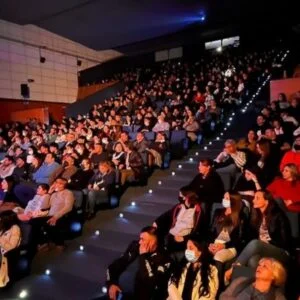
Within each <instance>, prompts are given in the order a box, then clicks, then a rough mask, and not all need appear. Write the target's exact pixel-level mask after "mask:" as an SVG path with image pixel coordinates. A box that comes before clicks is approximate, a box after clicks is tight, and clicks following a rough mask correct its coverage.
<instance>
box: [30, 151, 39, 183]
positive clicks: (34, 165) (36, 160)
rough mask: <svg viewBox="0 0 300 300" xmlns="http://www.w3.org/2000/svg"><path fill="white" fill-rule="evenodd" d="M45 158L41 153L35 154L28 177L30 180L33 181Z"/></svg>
mask: <svg viewBox="0 0 300 300" xmlns="http://www.w3.org/2000/svg"><path fill="white" fill-rule="evenodd" d="M42 163H43V160H42V157H41V156H40V155H39V154H33V157H32V162H31V164H30V166H29V169H28V178H29V180H30V181H32V180H33V179H32V176H33V174H34V173H35V172H36V171H37V170H38V169H39V168H40V166H41V165H42Z"/></svg>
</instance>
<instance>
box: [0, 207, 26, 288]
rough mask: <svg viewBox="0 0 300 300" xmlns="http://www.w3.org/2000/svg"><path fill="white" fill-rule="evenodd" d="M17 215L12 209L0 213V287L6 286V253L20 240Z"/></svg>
mask: <svg viewBox="0 0 300 300" xmlns="http://www.w3.org/2000/svg"><path fill="white" fill-rule="evenodd" d="M17 224H18V218H17V215H16V214H15V213H14V212H13V211H4V212H1V214H0V287H4V286H6V284H7V283H8V281H9V278H8V265H7V264H8V261H7V258H6V254H7V253H8V252H9V251H11V250H13V249H15V248H17V247H18V246H19V245H20V242H21V230H20V227H19V226H18V225H17Z"/></svg>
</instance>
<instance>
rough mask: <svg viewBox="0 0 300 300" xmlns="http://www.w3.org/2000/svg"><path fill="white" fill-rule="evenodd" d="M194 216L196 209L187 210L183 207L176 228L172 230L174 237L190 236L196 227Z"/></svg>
mask: <svg viewBox="0 0 300 300" xmlns="http://www.w3.org/2000/svg"><path fill="white" fill-rule="evenodd" d="M194 214H195V207H193V208H186V207H185V206H184V205H181V209H180V212H179V213H178V215H177V220H176V223H175V226H174V227H173V228H172V229H171V230H170V234H172V235H174V236H176V235H177V236H186V235H188V234H190V233H191V231H192V229H193V227H194Z"/></svg>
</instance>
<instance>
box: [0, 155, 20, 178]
mask: <svg viewBox="0 0 300 300" xmlns="http://www.w3.org/2000/svg"><path fill="white" fill-rule="evenodd" d="M15 167H16V166H15V164H14V159H13V157H12V156H9V155H7V156H5V158H4V160H3V161H2V164H1V165H0V178H2V179H3V178H5V177H7V176H11V175H12V173H13V171H14V169H15Z"/></svg>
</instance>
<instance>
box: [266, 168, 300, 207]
mask: <svg viewBox="0 0 300 300" xmlns="http://www.w3.org/2000/svg"><path fill="white" fill-rule="evenodd" d="M281 174H282V177H279V178H275V179H274V180H273V182H272V183H271V184H270V185H269V186H268V187H267V189H268V191H270V192H271V193H272V195H273V197H274V198H276V199H277V198H279V199H281V200H282V201H283V202H284V204H285V206H286V208H287V209H288V210H289V211H294V212H300V176H299V175H300V174H299V171H298V168H297V166H296V165H295V164H286V165H285V166H284V167H283V170H282V172H281Z"/></svg>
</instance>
